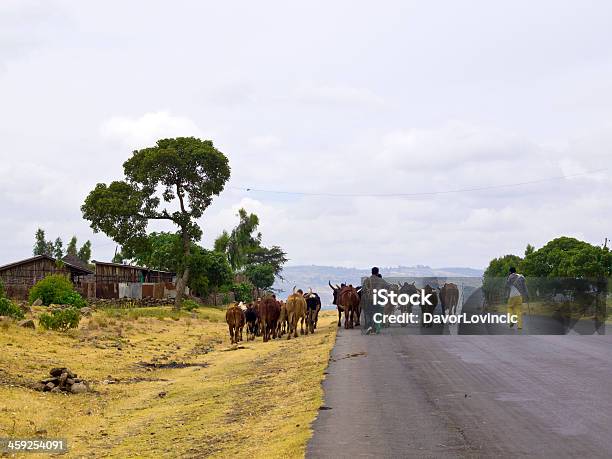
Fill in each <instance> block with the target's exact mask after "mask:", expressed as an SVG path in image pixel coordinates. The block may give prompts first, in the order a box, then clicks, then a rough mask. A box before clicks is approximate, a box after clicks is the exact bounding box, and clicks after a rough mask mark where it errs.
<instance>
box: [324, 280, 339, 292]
mask: <svg viewBox="0 0 612 459" xmlns="http://www.w3.org/2000/svg"><path fill="white" fill-rule="evenodd" d="M327 283H328V284H329V288H331V289H332V290H338V286H336V287H334V286H333V285H332V284H331V281H327Z"/></svg>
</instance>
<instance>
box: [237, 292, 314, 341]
mask: <svg viewBox="0 0 612 459" xmlns="http://www.w3.org/2000/svg"><path fill="white" fill-rule="evenodd" d="M320 310H321V298H320V297H319V295H318V294H316V293H314V292H313V291H312V290H310V291H308V292H307V293H304V292H303V291H302V290H297V291H296V290H295V287H294V288H293V293H292V294H291V295H289V297H288V298H287V301H279V300H277V299H276V296H275V295H271V296H268V297H265V298H260V299H258V300H257V301H255V302H252V303H248V304H246V305H245V304H243V303H234V304H232V305H231V306H230V307H229V308H228V309H227V311H226V313H225V321H226V322H227V326H228V327H229V334H230V341H231V343H232V344H236V343H238V341H242V332H243V329H244V327H245V325H246V328H247V341H248V340H254V339H255V337H256V336H262V337H263V341H264V342H266V341H268V340H270V339H276V338H280V337H282V336H283V335H284V334H285V333H287V339H291V336H293V337H294V338H297V336H298V332H297V329H298V325H299V326H300V332H301V334H302V335H304V334H306V335H307V334H308V333H314V331H315V329H316V328H317V322H318V320H319V311H320ZM304 326H305V327H304Z"/></svg>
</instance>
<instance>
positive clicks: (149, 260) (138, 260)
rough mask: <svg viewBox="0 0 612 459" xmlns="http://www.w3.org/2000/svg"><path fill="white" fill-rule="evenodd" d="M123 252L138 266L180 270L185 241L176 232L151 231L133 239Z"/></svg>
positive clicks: (123, 254) (124, 255)
mask: <svg viewBox="0 0 612 459" xmlns="http://www.w3.org/2000/svg"><path fill="white" fill-rule="evenodd" d="M121 253H122V256H123V257H126V258H128V259H130V260H133V261H134V263H135V264H137V265H138V266H146V267H147V268H152V269H161V270H164V271H175V272H178V271H180V270H181V268H182V266H183V258H184V254H183V242H182V240H181V236H180V235H179V234H176V233H169V232H163V231H162V232H160V233H151V234H149V235H147V236H145V237H144V238H140V239H137V240H132V241H131V243H130V244H129V245H127V246H125V247H123V248H122V250H121Z"/></svg>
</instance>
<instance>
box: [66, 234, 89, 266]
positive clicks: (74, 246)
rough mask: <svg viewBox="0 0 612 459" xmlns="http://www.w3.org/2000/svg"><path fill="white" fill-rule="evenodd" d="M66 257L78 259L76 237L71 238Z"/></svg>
mask: <svg viewBox="0 0 612 459" xmlns="http://www.w3.org/2000/svg"><path fill="white" fill-rule="evenodd" d="M66 255H72V256H74V257H78V255H77V237H76V236H72V237H71V238H70V242H68V246H67V247H66ZM88 261H89V260H88Z"/></svg>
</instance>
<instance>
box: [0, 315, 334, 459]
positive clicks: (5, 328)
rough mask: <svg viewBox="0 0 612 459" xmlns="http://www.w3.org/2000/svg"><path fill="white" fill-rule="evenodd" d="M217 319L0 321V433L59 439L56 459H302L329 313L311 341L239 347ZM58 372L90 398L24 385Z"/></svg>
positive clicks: (329, 333) (328, 341)
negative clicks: (84, 384)
mask: <svg viewBox="0 0 612 459" xmlns="http://www.w3.org/2000/svg"><path fill="white" fill-rule="evenodd" d="M224 317H225V313H224V311H223V310H220V309H214V308H200V310H198V311H197V312H195V313H187V312H181V313H175V312H173V311H171V310H170V309H169V308H147V309H132V310H118V309H114V310H99V311H96V312H95V313H94V315H93V316H92V317H91V318H84V319H83V320H82V321H81V324H80V325H79V328H78V329H76V330H71V331H69V332H67V333H60V332H52V331H42V330H40V329H36V330H30V329H24V328H19V327H17V326H16V325H14V324H8V323H6V322H3V323H2V324H1V328H0V347H1V349H2V352H1V353H0V437H29V438H31V437H47V438H65V439H67V440H68V446H69V453H68V454H67V455H65V456H62V457H121V458H125V457H169V456H171V457H253V458H257V457H262V458H264V457H266V458H268V457H288V458H293V457H303V455H304V450H305V444H306V441H307V440H308V438H309V437H310V427H309V426H310V423H311V422H312V421H313V419H314V418H315V416H316V414H317V410H318V408H319V406H320V405H321V401H322V390H321V385H320V384H321V381H322V379H323V377H324V371H325V368H326V366H327V362H328V359H329V353H330V350H331V348H332V346H333V344H334V341H335V334H336V328H337V327H336V322H335V314H334V313H330V312H327V313H322V315H321V318H320V320H319V328H318V330H317V331H316V333H315V334H314V335H309V336H303V337H302V336H301V337H299V338H298V339H292V340H290V341H287V340H286V339H282V340H274V341H271V342H268V343H263V342H262V341H261V338H258V339H257V340H256V341H255V342H253V341H250V342H246V341H244V342H242V343H240V345H239V346H231V345H230V344H229V336H228V333H227V326H226V324H225V322H224ZM244 337H245V339H246V334H245V335H244ZM58 366H65V367H68V368H70V369H71V370H72V371H73V372H75V373H77V374H78V376H79V377H80V378H84V379H85V380H87V381H89V382H90V383H91V388H92V391H91V392H89V393H85V394H71V395H68V394H63V393H58V394H56V393H49V392H38V391H34V390H32V389H31V388H30V387H29V386H30V385H31V384H32V383H34V382H36V381H39V380H41V379H43V378H45V377H47V375H48V372H49V370H50V369H51V368H52V367H58ZM173 367H174V368H173ZM28 457H34V456H32V455H28ZM47 457H48V456H47Z"/></svg>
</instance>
